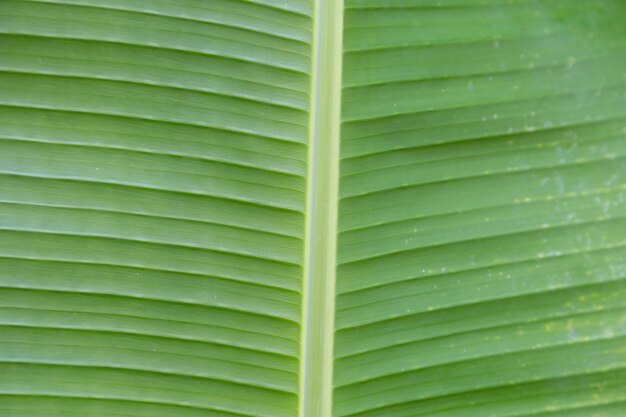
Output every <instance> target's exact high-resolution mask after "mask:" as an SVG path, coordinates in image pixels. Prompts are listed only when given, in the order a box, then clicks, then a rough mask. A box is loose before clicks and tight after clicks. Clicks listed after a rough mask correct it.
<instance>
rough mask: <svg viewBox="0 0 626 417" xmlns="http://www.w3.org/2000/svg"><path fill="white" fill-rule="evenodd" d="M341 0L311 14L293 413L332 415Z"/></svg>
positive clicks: (321, 1) (323, 1)
mask: <svg viewBox="0 0 626 417" xmlns="http://www.w3.org/2000/svg"><path fill="white" fill-rule="evenodd" d="M342 33H343V0H316V1H315V12H314V15H313V44H312V59H311V91H310V92H311V96H310V107H309V109H310V110H309V112H310V119H309V158H308V177H307V202H306V224H305V240H304V268H303V272H304V277H303V286H302V294H303V296H302V337H301V352H300V388H299V406H298V415H299V417H330V416H331V415H332V392H333V389H332V386H333V384H332V375H333V339H334V318H335V317H334V316H335V311H334V310H335V265H336V246H337V209H338V188H339V130H340V109H341V59H342V45H343V36H342Z"/></svg>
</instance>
